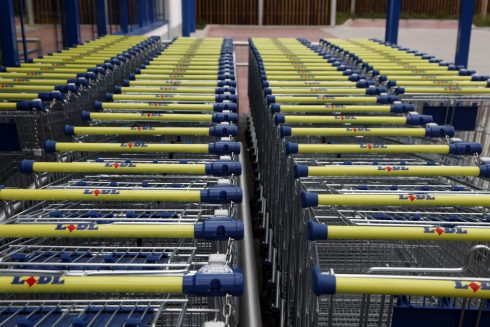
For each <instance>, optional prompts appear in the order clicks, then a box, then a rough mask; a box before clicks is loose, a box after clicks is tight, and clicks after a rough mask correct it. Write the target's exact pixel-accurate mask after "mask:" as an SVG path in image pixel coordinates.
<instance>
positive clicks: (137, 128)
mask: <svg viewBox="0 0 490 327" xmlns="http://www.w3.org/2000/svg"><path fill="white" fill-rule="evenodd" d="M130 129H131V130H132V131H138V132H141V131H152V130H154V129H155V128H154V127H152V126H131V127H130Z"/></svg>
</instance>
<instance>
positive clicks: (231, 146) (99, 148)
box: [44, 140, 240, 155]
mask: <svg viewBox="0 0 490 327" xmlns="http://www.w3.org/2000/svg"><path fill="white" fill-rule="evenodd" d="M44 149H45V150H46V152H65V151H82V152H123V153H158V152H172V153H210V154H219V155H225V154H232V153H235V154H239V153H240V143H238V142H214V143H209V144H182V143H175V144H158V143H145V142H140V141H137V142H127V143H71V142H55V141H51V140H48V141H46V142H45V144H44Z"/></svg>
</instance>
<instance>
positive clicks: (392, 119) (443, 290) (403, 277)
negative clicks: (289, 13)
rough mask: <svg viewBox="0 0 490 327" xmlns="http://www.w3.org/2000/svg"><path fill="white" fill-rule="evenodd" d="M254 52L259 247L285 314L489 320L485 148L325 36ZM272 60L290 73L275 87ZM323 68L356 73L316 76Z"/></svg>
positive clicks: (326, 319) (266, 44)
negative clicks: (375, 76)
mask: <svg viewBox="0 0 490 327" xmlns="http://www.w3.org/2000/svg"><path fill="white" fill-rule="evenodd" d="M305 49H307V51H305ZM358 58H359V59H362V58H363V56H362V53H361V54H359V57H358ZM370 58H371V57H370ZM376 58H377V57H376ZM376 58H375V59H376ZM250 59H251V61H250V71H251V74H250V79H251V87H250V89H251V92H250V94H251V97H252V99H251V103H252V108H253V109H255V110H253V111H252V115H253V125H254V127H255V128H254V131H255V133H254V135H253V141H254V143H255V145H256V151H257V153H258V165H259V167H260V169H259V172H260V177H261V185H260V190H261V193H262V201H263V208H262V213H263V223H262V226H263V228H264V230H265V240H264V243H265V244H266V245H267V249H266V253H265V257H266V262H269V263H270V264H271V272H272V276H271V278H270V280H269V282H270V283H271V284H272V285H274V286H275V287H276V292H275V293H276V295H275V299H273V300H274V303H273V305H275V306H276V307H277V309H279V310H281V311H282V313H281V314H282V320H281V321H284V322H285V325H292V326H300V325H305V326H309V325H326V326H344V325H345V326H352V325H360V326H371V325H372V326H381V325H382V326H385V325H386V326H389V325H398V324H400V323H402V322H403V321H405V320H406V319H407V315H409V316H410V317H411V318H410V321H411V322H413V323H415V321H419V320H418V319H420V321H423V320H425V319H441V320H440V321H445V323H446V324H450V323H451V321H456V322H457V321H458V318H459V317H461V315H462V314H463V313H462V312H464V314H465V315H466V316H465V317H466V318H465V319H476V320H473V321H477V324H478V321H480V322H483V321H485V319H488V318H487V316H486V314H487V313H486V310H485V303H486V302H485V300H483V299H485V298H487V296H488V295H487V294H486V292H485V290H486V285H487V284H488V269H487V265H488V262H487V261H486V260H487V259H486V258H487V256H488V246H487V243H488V240H489V236H490V234H489V232H488V221H489V220H488V219H487V215H486V209H485V208H486V207H487V206H488V203H487V200H488V199H489V194H488V192H487V191H486V189H485V188H482V187H481V186H485V185H488V183H487V182H486V178H488V166H487V165H488V160H487V159H486V158H484V157H481V156H480V154H481V152H482V151H483V147H482V145H481V144H479V143H477V142H472V139H470V140H462V139H460V138H457V137H454V136H455V129H454V128H453V127H452V126H441V125H437V124H434V123H433V121H434V119H433V117H431V116H430V115H425V114H417V113H414V112H413V111H414V110H415V109H416V108H417V104H415V105H413V104H411V103H410V102H409V101H403V102H399V101H400V100H402V99H403V100H406V97H405V96H404V97H403V98H402V99H399V98H398V97H396V95H395V94H391V95H390V94H386V93H387V92H390V90H389V89H388V88H387V87H386V85H383V84H379V83H378V82H377V81H375V80H372V79H371V77H372V75H367V74H366V71H365V70H363V67H358V66H356V65H353V63H352V62H349V61H347V60H345V58H343V57H342V56H341V55H340V53H339V52H336V51H333V50H332V49H330V48H328V47H325V46H315V45H312V44H311V43H310V42H308V41H305V40H293V39H289V40H281V39H278V40H274V41H271V40H260V39H253V40H252V42H251V55H250ZM269 62H281V63H283V62H284V63H286V62H287V63H289V64H290V65H291V67H293V68H291V70H292V71H294V72H295V74H296V76H291V77H289V76H287V77H285V79H287V80H289V81H287V82H285V81H284V80H283V79H281V78H278V79H277V80H278V81H280V84H275V83H278V82H276V78H275V75H274V74H275V73H274V70H273V69H272V70H269V67H270V66H271V65H270V64H269ZM317 64H325V65H330V67H331V68H330V69H324V71H323V72H319V71H316V69H317V68H319V66H315V65H317ZM416 64H420V63H416ZM373 65H374V64H373ZM420 65H421V64H420ZM335 67H337V68H335ZM420 67H422V66H420ZM409 68H410V67H409ZM397 69H398V68H397ZM286 70H287V69H286ZM330 71H336V72H337V75H344V74H345V75H348V74H349V75H348V76H355V79H353V80H352V81H350V82H349V83H350V85H349V84H347V83H346V82H342V84H339V85H336V84H335V82H332V81H330V82H329V84H324V85H322V84H321V83H326V82H324V81H323V80H324V78H325V76H327V75H328V74H330V73H329V72H330ZM346 71H347V73H345V72H346ZM339 72H343V73H339ZM270 73H271V74H270ZM284 74H290V73H288V72H285V73H284ZM269 76H270V77H269ZM317 77H319V78H318V79H317ZM327 78H328V77H327ZM344 78H345V77H344ZM350 78H351V77H350ZM298 80H303V81H304V82H300V83H302V84H300V83H299V82H298ZM345 80H347V78H345ZM289 83H291V84H289ZM317 83H318V84H317ZM317 85H318V86H317ZM275 86H277V87H275ZM362 88H365V89H364V90H363V89H362ZM369 92H372V93H371V94H369ZM362 94H365V95H362ZM277 125H280V126H277ZM456 136H460V135H459V134H458V133H457V129H456ZM317 295H318V297H317ZM468 298H474V299H468ZM448 312H451V315H453V318H449V320H444V319H447V316H448ZM454 316H456V318H454ZM468 317H469V318H468ZM451 319H452V320H451ZM461 319H462V318H461ZM459 321H461V320H459ZM453 323H454V322H453Z"/></svg>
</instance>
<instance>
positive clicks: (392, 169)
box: [378, 166, 409, 172]
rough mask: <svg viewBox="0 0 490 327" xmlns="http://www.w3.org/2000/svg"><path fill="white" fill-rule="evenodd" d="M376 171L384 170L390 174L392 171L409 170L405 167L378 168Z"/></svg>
mask: <svg viewBox="0 0 490 327" xmlns="http://www.w3.org/2000/svg"><path fill="white" fill-rule="evenodd" d="M378 170H385V171H387V172H392V171H404V170H409V168H408V167H405V166H378Z"/></svg>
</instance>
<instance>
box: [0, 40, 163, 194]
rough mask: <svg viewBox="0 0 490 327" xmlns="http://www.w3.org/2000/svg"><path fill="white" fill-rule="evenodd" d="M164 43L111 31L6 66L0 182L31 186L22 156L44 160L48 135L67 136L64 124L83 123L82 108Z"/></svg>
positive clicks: (1, 75)
mask: <svg viewBox="0 0 490 327" xmlns="http://www.w3.org/2000/svg"><path fill="white" fill-rule="evenodd" d="M160 48H161V43H160V41H159V38H154V37H151V38H148V37H126V36H107V37H103V38H100V39H97V40H95V41H92V42H88V43H85V44H82V45H79V46H77V47H75V48H70V49H66V50H63V51H61V52H59V53H53V54H49V55H48V56H45V57H39V58H36V59H33V62H31V63H23V64H21V66H20V67H2V68H1V70H2V72H0V98H1V99H2V100H1V102H0V122H1V124H2V128H1V132H0V133H1V136H2V139H3V140H4V142H2V146H1V147H0V149H1V158H0V162H1V163H2V172H1V173H0V181H1V182H2V183H4V184H7V185H10V186H15V185H17V186H28V185H29V184H30V183H31V182H32V180H30V179H29V178H25V176H22V175H21V174H18V173H17V171H18V170H17V166H18V163H19V161H20V160H21V159H22V158H23V157H26V156H27V157H29V158H33V159H40V160H46V156H45V153H44V151H43V142H44V140H45V139H47V138H56V139H60V140H61V139H63V138H64V134H63V125H64V124H67V123H68V124H78V123H80V122H81V121H82V120H81V116H80V114H81V112H82V110H88V109H90V108H92V104H93V101H95V100H98V99H101V97H102V96H104V95H105V93H106V92H107V90H108V89H111V88H112V87H113V85H114V83H120V82H121V81H122V80H123V79H124V78H127V76H128V74H129V73H130V72H132V71H133V70H134V69H135V67H137V66H138V63H139V62H140V63H141V62H143V61H144V60H145V59H147V58H150V57H151V56H152V55H153V54H155V53H157V52H158V51H159V50H160ZM65 139H66V138H65Z"/></svg>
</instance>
